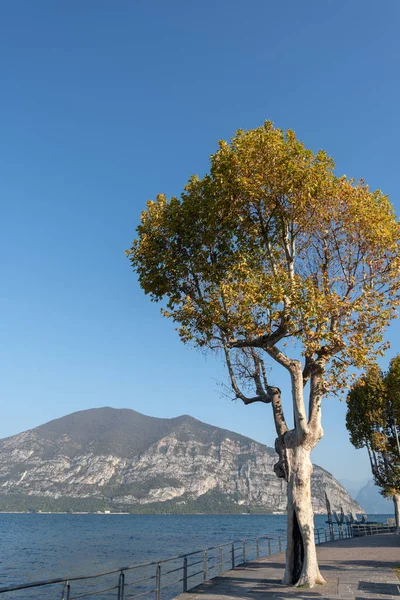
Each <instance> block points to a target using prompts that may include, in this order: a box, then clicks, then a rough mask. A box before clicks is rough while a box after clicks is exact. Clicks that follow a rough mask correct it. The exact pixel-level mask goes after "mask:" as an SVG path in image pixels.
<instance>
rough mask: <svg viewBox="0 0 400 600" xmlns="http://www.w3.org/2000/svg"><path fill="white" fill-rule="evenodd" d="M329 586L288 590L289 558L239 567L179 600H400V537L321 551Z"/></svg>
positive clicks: (361, 540)
mask: <svg viewBox="0 0 400 600" xmlns="http://www.w3.org/2000/svg"><path fill="white" fill-rule="evenodd" d="M317 549H318V561H319V565H320V570H321V574H322V576H323V577H324V578H325V579H326V581H327V583H326V584H325V585H318V586H316V587H315V588H312V589H311V590H306V589H304V588H295V587H289V586H286V585H283V584H282V583H280V582H281V580H282V577H283V573H284V559H285V557H284V555H283V553H282V554H276V555H273V556H270V557H268V558H264V559H260V560H256V561H253V562H250V563H247V564H246V565H242V566H239V567H236V568H235V569H234V570H232V571H227V572H226V573H223V574H222V575H220V576H218V577H216V578H215V579H211V580H210V581H208V582H206V583H204V584H202V585H200V586H198V587H196V588H194V589H193V590H191V591H190V592H187V593H186V594H180V595H179V596H177V598H176V599H175V600H235V599H236V600H237V599H238V598H241V599H243V600H296V599H297V598H304V599H308V600H399V598H400V581H398V580H397V578H396V576H395V574H394V571H393V568H394V567H400V536H398V535H394V534H383V535H376V536H367V537H359V538H352V539H348V540H338V541H336V542H327V543H323V544H321V545H320V546H318V547H317Z"/></svg>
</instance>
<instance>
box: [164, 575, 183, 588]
mask: <svg viewBox="0 0 400 600" xmlns="http://www.w3.org/2000/svg"><path fill="white" fill-rule="evenodd" d="M181 581H183V577H182V579H177V580H176V581H171V583H165V584H164V585H162V586H161V587H160V590H164V589H165V588H167V587H170V586H171V585H176V584H177V583H180V582H181Z"/></svg>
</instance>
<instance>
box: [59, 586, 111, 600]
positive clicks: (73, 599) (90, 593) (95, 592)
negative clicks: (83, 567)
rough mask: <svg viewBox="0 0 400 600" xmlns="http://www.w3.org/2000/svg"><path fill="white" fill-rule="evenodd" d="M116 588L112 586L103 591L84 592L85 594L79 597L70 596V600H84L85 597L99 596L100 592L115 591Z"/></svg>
mask: <svg viewBox="0 0 400 600" xmlns="http://www.w3.org/2000/svg"><path fill="white" fill-rule="evenodd" d="M117 588H118V586H117V585H113V586H112V587H109V588H105V589H104V590H94V592H86V593H85V594H79V596H70V600H76V598H86V597H87V596H94V595H95V594H101V593H102V592H109V591H111V590H116V589H117Z"/></svg>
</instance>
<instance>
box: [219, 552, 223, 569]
mask: <svg viewBox="0 0 400 600" xmlns="http://www.w3.org/2000/svg"><path fill="white" fill-rule="evenodd" d="M219 572H220V573H222V546H220V547H219Z"/></svg>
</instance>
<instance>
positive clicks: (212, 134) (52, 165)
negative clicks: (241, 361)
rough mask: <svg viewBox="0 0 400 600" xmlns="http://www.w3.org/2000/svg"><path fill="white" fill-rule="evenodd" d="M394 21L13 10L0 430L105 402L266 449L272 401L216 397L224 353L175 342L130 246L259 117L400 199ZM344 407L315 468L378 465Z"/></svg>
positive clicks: (44, 6) (7, 31)
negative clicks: (162, 203)
mask: <svg viewBox="0 0 400 600" xmlns="http://www.w3.org/2000/svg"><path fill="white" fill-rule="evenodd" d="M399 17H400V4H399V3H398V0H384V1H383V2H380V3H377V2H372V1H368V0H367V1H365V0H362V1H361V0H352V2H336V1H332V0H325V1H324V2H320V1H319V0H318V1H317V0H306V1H305V2H295V0H291V1H283V2H279V3H278V2H266V1H265V0H262V1H257V0H251V1H249V2H246V3H244V2H239V1H237V0H229V1H228V0H218V2H215V1H213V2H211V1H209V0H202V2H197V3H195V2H187V1H185V2H184V1H180V0H179V1H174V0H171V1H170V2H168V3H167V2H161V1H159V0H155V1H153V2H149V1H141V0H136V1H135V2H127V1H120V2H116V3H110V2H106V1H102V0H96V1H94V0H88V1H86V2H81V1H79V2H78V1H75V0H70V1H69V2H64V3H60V2H52V1H44V0H38V1H37V2H28V1H26V2H23V1H21V0H13V1H11V0H9V1H5V2H2V3H1V4H0V68H1V81H0V86H1V90H0V92H1V93H0V106H1V110H0V131H1V147H0V170H1V177H0V197H1V201H2V219H1V225H2V228H1V229H2V234H1V236H0V251H1V256H2V260H1V267H0V268H1V279H2V286H1V292H0V310H1V315H2V319H1V325H0V327H1V331H0V335H1V344H0V355H1V356H0V394H1V398H2V406H3V411H2V419H1V422H0V436H1V437H4V436H8V435H12V434H14V433H17V432H19V431H22V430H25V429H27V428H31V427H34V426H36V425H39V424H41V423H43V422H45V421H48V420H50V419H52V418H56V417H60V416H62V415H64V414H67V413H70V412H73V411H76V410H81V409H85V408H91V407H98V406H105V405H109V406H114V407H128V408H133V409H135V410H138V411H141V412H144V413H146V414H149V415H153V416H160V417H173V416H177V415H179V414H183V413H188V414H191V415H193V416H195V417H197V418H199V419H202V420H204V421H207V422H209V423H212V424H215V425H218V426H222V427H225V428H228V429H232V430H235V431H238V432H241V433H243V434H245V435H248V436H250V437H253V438H255V439H257V440H259V441H261V442H264V443H267V444H269V445H273V441H274V431H273V426H272V420H271V413H270V410H269V408H270V407H266V406H258V405H257V406H250V407H244V406H242V405H240V404H239V403H234V402H231V401H230V400H229V399H228V398H226V397H224V396H223V395H221V387H220V385H219V383H220V382H224V381H225V373H224V370H223V365H222V363H221V362H220V361H219V360H218V359H216V358H215V357H213V356H203V355H202V354H201V353H200V352H198V351H195V350H193V349H190V348H186V347H185V346H183V345H182V344H181V343H180V342H179V340H178V337H177V335H176V333H175V331H174V327H173V325H172V324H171V323H169V322H167V321H166V320H163V319H162V318H161V316H160V315H159V310H158V307H157V306H155V305H152V304H151V303H150V301H149V300H148V298H146V297H145V296H144V295H143V293H142V291H141V290H140V288H139V286H138V284H137V281H136V277H135V275H134V274H133V273H132V272H131V270H130V265H129V263H128V261H127V259H126V258H125V254H124V251H125V249H126V248H128V247H129V246H130V244H131V240H132V239H133V237H134V234H135V228H136V225H137V223H138V218H139V215H140V211H141V210H142V208H144V206H145V202H146V200H148V199H150V198H154V197H155V195H156V194H157V193H159V192H165V193H166V194H167V195H171V194H179V193H180V191H181V190H182V187H183V185H184V184H185V182H186V180H187V179H188V177H189V175H191V174H192V173H198V174H199V175H203V174H204V173H205V172H206V170H207V168H208V159H209V155H210V154H211V153H212V152H214V151H215V149H216V144H217V140H218V139H220V138H225V139H226V138H229V137H230V136H231V135H232V134H233V133H234V131H235V129H238V128H245V129H247V128H252V127H257V126H259V125H261V124H262V123H263V121H264V120H266V119H270V120H273V121H274V122H275V124H276V125H277V126H279V127H282V128H285V129H287V128H291V129H294V130H295V131H296V133H297V135H298V137H299V138H300V139H302V140H303V141H304V142H305V143H306V145H307V146H309V147H311V148H313V149H315V150H316V149H319V148H324V149H326V150H327V152H328V153H329V154H330V155H332V156H333V157H334V158H335V160H336V163H337V173H338V174H343V173H346V174H347V175H348V176H353V177H355V178H359V177H363V178H364V179H365V180H366V181H367V182H368V183H369V184H370V185H371V187H373V188H381V189H383V190H384V191H385V192H386V193H388V194H389V196H390V198H391V200H392V202H393V204H394V205H395V206H396V208H397V210H399V209H400V202H399V196H398V164H399V150H398V139H399V133H400V132H399V120H400V117H399V115H400V112H399V109H398V107H399V105H400V98H399V92H400V84H399V77H398V74H399V71H400V69H399V67H400V65H399V62H400V60H399V59H400V54H399V51H400V48H399V36H398V30H399V25H400V23H399ZM399 332H400V327H399V324H398V322H395V323H394V324H393V325H392V326H391V327H390V330H389V332H388V338H389V339H390V340H391V342H392V348H391V350H390V353H389V354H388V358H387V359H385V360H384V361H382V365H383V366H384V367H385V366H386V365H387V362H388V359H389V358H390V357H391V356H393V355H394V354H396V353H398V352H399V351H400V350H399V343H398V339H399ZM272 379H273V380H274V383H276V384H277V385H279V386H280V387H282V389H283V390H286V391H288V386H287V383H286V382H285V374H284V373H282V372H281V371H280V370H276V369H274V371H273V375H271V380H272ZM344 416H345V405H344V403H340V402H339V401H338V400H337V399H335V398H327V399H326V400H325V403H324V429H325V438H324V439H323V440H322V441H321V442H320V444H319V446H318V447H317V449H316V450H315V451H314V455H313V457H314V460H315V462H317V463H319V464H320V465H321V466H323V467H325V468H326V469H328V470H330V471H332V472H333V473H334V474H335V475H336V476H339V477H348V478H353V479H362V478H364V477H368V476H369V467H368V463H367V458H366V456H365V454H364V453H363V452H361V451H355V450H354V449H352V447H351V446H350V444H349V442H348V435H347V433H346V430H345V425H344Z"/></svg>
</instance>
